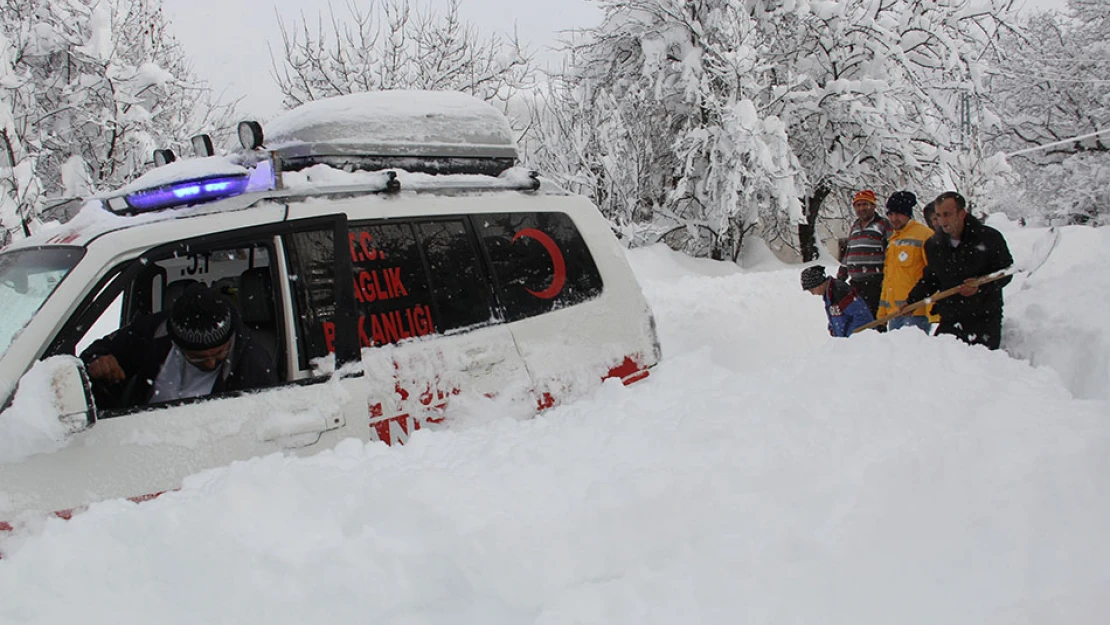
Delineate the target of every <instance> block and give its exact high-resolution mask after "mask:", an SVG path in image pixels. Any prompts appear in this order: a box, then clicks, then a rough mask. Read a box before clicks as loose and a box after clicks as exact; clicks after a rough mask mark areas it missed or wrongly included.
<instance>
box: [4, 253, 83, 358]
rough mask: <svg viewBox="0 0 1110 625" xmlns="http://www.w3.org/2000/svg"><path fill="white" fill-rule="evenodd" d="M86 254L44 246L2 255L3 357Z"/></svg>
mask: <svg viewBox="0 0 1110 625" xmlns="http://www.w3.org/2000/svg"><path fill="white" fill-rule="evenodd" d="M84 253H85V251H84V250H83V249H82V248H79V247H40V248H31V249H25V250H14V251H11V252H7V253H4V254H0V357H3V356H4V353H5V352H7V351H8V347H10V346H11V344H12V341H14V340H15V337H16V336H17V335H19V332H20V331H21V330H23V328H24V327H25V326H26V325H27V322H28V321H30V320H31V317H33V316H35V313H37V312H38V311H39V308H42V305H43V303H44V302H45V301H46V299H47V298H48V297H50V294H51V293H53V292H54V289H56V288H58V284H60V283H61V281H62V278H65V277H66V274H68V273H69V271H70V270H71V269H73V266H74V265H76V264H77V261H78V260H80V259H81V256H82V255H83V254H84Z"/></svg>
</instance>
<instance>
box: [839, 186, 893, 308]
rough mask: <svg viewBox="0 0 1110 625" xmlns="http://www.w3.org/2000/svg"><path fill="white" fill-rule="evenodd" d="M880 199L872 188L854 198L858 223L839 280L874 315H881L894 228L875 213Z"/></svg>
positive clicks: (849, 234) (845, 255)
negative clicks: (887, 257)
mask: <svg viewBox="0 0 1110 625" xmlns="http://www.w3.org/2000/svg"><path fill="white" fill-rule="evenodd" d="M876 204H878V199H877V198H876V197H875V192H874V191H872V190H870V189H865V190H863V191H860V192H859V193H857V194H856V195H855V197H854V198H852V208H854V209H855V210H856V218H857V219H856V221H855V223H853V224H852V229H851V231H850V232H849V233H848V245H847V246H846V248H845V251H844V258H842V259H841V260H840V262H841V266H840V271H839V272H838V273H837V278H839V279H841V280H847V281H848V283H849V284H851V285H852V288H854V289H855V290H856V292H857V293H859V295H860V297H862V298H863V301H865V302H867V307H868V308H869V309H870V310H871V314H872V315H877V314H878V312H879V299H880V296H881V294H882V290H883V263H885V262H886V246H887V241H888V240H889V239H890V233H891V232H892V231H893V228H892V227H891V225H890V222H889V221H887V219H886V218H885V217H882V216H880V215H879V214H878V213H876V212H875V206H876Z"/></svg>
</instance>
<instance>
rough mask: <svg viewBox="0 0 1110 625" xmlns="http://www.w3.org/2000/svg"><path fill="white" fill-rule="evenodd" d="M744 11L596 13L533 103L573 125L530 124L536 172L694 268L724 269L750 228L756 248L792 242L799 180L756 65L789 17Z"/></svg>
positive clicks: (616, 0) (625, 9)
mask: <svg viewBox="0 0 1110 625" xmlns="http://www.w3.org/2000/svg"><path fill="white" fill-rule="evenodd" d="M757 4H758V5H763V4H765V3H762V2H747V1H740V0H706V1H699V2H687V1H684V0H634V1H631V2H629V1H622V0H604V1H602V2H601V5H602V9H603V11H604V13H605V17H604V20H603V22H602V24H601V25H600V26H598V27H597V28H594V29H591V30H590V31H588V32H587V33H586V36H585V38H584V39H583V40H582V41H581V42H579V43H578V44H576V45H575V46H574V50H573V57H572V63H571V65H569V66H568V68H567V72H566V73H565V75H564V76H562V77H559V78H557V79H556V83H555V87H554V88H553V94H552V95H551V96H549V97H547V98H546V99H545V100H544V102H545V103H546V104H548V105H550V106H551V107H552V108H558V107H567V106H569V107H570V111H572V112H570V113H568V112H567V111H566V110H565V109H564V110H563V111H562V112H555V113H551V112H549V113H548V114H547V115H546V116H544V115H540V116H539V117H540V119H538V120H537V123H536V132H537V138H536V141H537V143H539V144H540V145H543V144H544V143H549V145H548V147H547V148H546V151H540V152H539V153H537V154H536V155H535V157H536V158H537V159H538V162H539V164H540V165H541V166H542V167H543V168H544V169H545V170H553V171H555V173H556V174H558V175H559V176H560V177H561V178H562V179H564V180H569V181H576V180H588V181H589V182H588V184H590V185H592V186H593V187H594V190H595V193H594V199H595V200H597V201H598V202H599V204H600V205H601V207H602V210H603V212H605V213H606V215H608V216H609V218H610V219H611V220H613V221H615V222H616V223H618V224H620V225H627V224H630V223H634V224H641V225H643V226H645V227H646V229H647V230H648V231H649V233H648V234H649V236H650V237H653V238H656V239H659V238H661V239H662V240H666V241H667V242H668V243H670V244H671V245H673V246H674V247H677V248H679V249H683V250H685V251H687V252H690V253H693V254H697V255H710V256H713V257H717V258H731V259H735V258H737V256H738V254H739V253H740V249H741V246H742V243H743V240H744V237H745V235H746V234H747V233H749V232H751V231H753V230H754V229H755V228H757V227H759V228H761V229H762V235H763V236H764V237H765V238H767V239H768V240H769V241H782V240H784V239H786V238H788V239H791V240H792V239H793V238H794V234H793V231H794V229H795V228H796V226H797V224H798V223H799V222H800V221H801V218H802V212H801V203H800V201H799V198H800V197H801V193H800V188H801V186H800V182H801V180H802V175H801V171H800V169H799V168H798V164H797V160H796V159H795V158H794V155H793V153H792V152H791V150H790V147H789V145H788V142H787V135H786V129H785V125H784V123H783V122H782V121H780V120H779V119H778V118H777V117H776V116H775V115H774V114H772V113H770V112H769V111H768V108H767V107H768V103H769V97H768V85H769V84H770V83H771V74H772V72H773V70H774V67H773V64H770V63H768V62H767V59H766V58H765V57H764V56H763V55H762V52H763V51H765V50H768V49H770V48H771V47H772V46H773V39H774V38H775V37H776V34H775V33H776V32H777V28H778V26H777V24H778V22H780V21H783V20H788V19H791V18H792V17H793V16H794V13H795V11H793V10H791V9H788V8H785V7H783V8H779V9H774V10H770V9H768V10H765V11H763V10H761V11H756V10H753V9H754V7H755V6H756V5H757ZM579 116H580V117H579ZM574 117H579V120H574V119H573V118H574ZM545 118H546V121H544V119H545ZM570 123H579V124H582V125H583V126H584V127H583V128H580V129H579V130H578V131H572V132H578V133H581V132H585V133H587V134H586V135H581V134H579V135H577V136H576V137H575V141H576V142H577V147H575V148H574V151H573V152H572V154H580V155H581V158H580V159H579V162H567V161H566V159H565V152H562V146H559V145H557V143H556V142H557V141H558V140H559V136H558V134H559V132H563V133H564V134H565V132H566V130H567V129H568V128H569V124H570ZM560 128H561V129H562V130H561V131H560ZM645 222H649V223H647V224H645Z"/></svg>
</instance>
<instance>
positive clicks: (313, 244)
mask: <svg viewBox="0 0 1110 625" xmlns="http://www.w3.org/2000/svg"><path fill="white" fill-rule="evenodd" d="M285 250H286V254H287V256H288V265H289V286H290V289H291V290H292V293H293V303H294V305H295V308H296V317H297V326H298V328H297V343H298V350H297V351H298V353H299V355H300V363H299V364H300V368H301V369H302V370H308V369H309V368H310V367H309V361H310V360H312V359H314V358H322V357H324V356H327V355H328V353H330V352H334V351H335V313H336V289H335V287H336V281H335V244H334V239H333V234H332V232H331V231H330V230H316V231H305V232H296V233H293V234H290V235H288V236H287V237H286V239H285Z"/></svg>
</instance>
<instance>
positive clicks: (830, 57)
mask: <svg viewBox="0 0 1110 625" xmlns="http://www.w3.org/2000/svg"><path fill="white" fill-rule="evenodd" d="M1011 4H1012V2H1011V0H993V1H988V2H972V1H970V0H942V1H939V2H938V1H935V0H910V1H902V2H873V1H871V0H848V1H844V2H837V3H831V2H825V3H819V2H813V3H811V5H810V6H811V12H810V14H809V15H808V16H807V18H806V19H805V20H804V23H802V24H800V25H799V26H800V27H799V28H798V29H796V30H795V32H794V34H793V35H792V36H790V37H784V39H783V44H785V45H787V46H788V49H787V50H785V51H784V54H783V55H782V57H783V58H784V59H785V62H782V63H781V68H782V69H781V79H780V81H779V83H778V84H777V85H776V86H775V97H776V100H777V103H778V104H777V108H773V109H772V110H777V111H779V115H780V116H781V117H782V118H783V119H785V120H787V123H788V133H789V135H790V143H791V146H792V147H793V149H794V151H795V153H796V154H797V155H798V158H799V160H800V161H801V163H802V168H803V169H804V170H805V172H806V175H807V180H808V183H809V184H808V186H807V188H806V193H805V197H806V224H805V225H804V226H803V227H802V228H801V229H800V232H799V234H800V243H801V248H802V252H803V257H805V258H807V259H808V258H812V257H813V256H814V255H815V253H816V238H815V234H816V233H815V229H816V227H817V226H818V224H819V222H820V221H821V220H822V219H823V218H825V219H836V218H838V217H842V216H845V215H846V214H847V213H848V211H849V209H850V201H849V198H851V196H852V192H853V191H856V190H859V189H861V188H872V189H875V190H876V191H878V192H879V194H880V196H883V195H888V194H889V193H891V192H893V191H896V190H899V189H909V190H912V191H915V192H916V193H917V194H918V195H921V196H922V197H925V198H927V197H929V196H931V195H932V196H935V195H936V194H937V193H938V192H939V191H941V190H943V189H940V188H938V185H939V184H940V181H941V180H950V181H952V182H953V183H954V184H955V185H956V186H957V187H959V188H960V190H961V191H963V192H964V193H965V194H966V195H968V196H970V197H972V198H974V197H976V193H977V192H978V188H979V186H980V185H981V184H984V183H985V181H987V180H989V179H991V177H992V176H993V175H994V174H995V173H996V170H995V169H989V168H987V167H986V166H984V165H983V164H982V163H983V162H984V159H983V158H982V154H981V151H980V150H979V149H978V138H977V133H976V132H975V124H974V123H973V121H974V120H969V119H968V118H967V117H966V115H961V112H964V113H969V112H971V111H970V109H968V108H967V106H966V105H967V103H968V102H976V101H978V99H979V98H980V97H981V95H982V93H983V89H984V85H983V83H982V81H981V78H980V77H981V76H982V74H983V71H984V63H983V61H982V58H983V56H984V54H985V53H986V51H988V50H989V49H990V47H991V46H992V45H993V43H994V42H995V41H996V39H997V38H998V36H999V32H1000V31H1004V30H1005V29H1006V28H1007V25H1006V21H1005V20H1006V19H1007V16H1008V11H1009V9H1010V5H1011ZM791 49H792V52H791ZM969 163H971V164H973V166H968V164H969ZM988 164H991V165H993V164H994V161H988ZM965 170H966V171H965ZM829 198H831V199H833V200H834V201H832V202H830V203H829V204H827V205H826V204H825V200H826V199H829Z"/></svg>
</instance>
